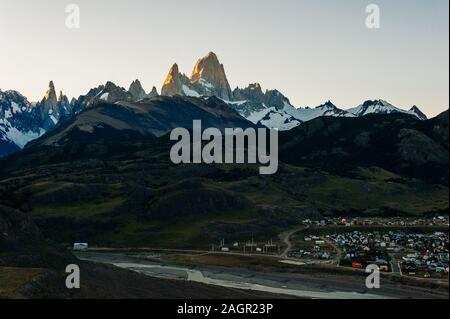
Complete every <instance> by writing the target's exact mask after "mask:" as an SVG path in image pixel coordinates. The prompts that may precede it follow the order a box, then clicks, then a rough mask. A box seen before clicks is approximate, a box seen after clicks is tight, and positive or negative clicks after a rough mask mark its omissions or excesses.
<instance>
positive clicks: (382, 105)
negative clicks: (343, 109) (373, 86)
mask: <svg viewBox="0 0 450 319" xmlns="http://www.w3.org/2000/svg"><path fill="white" fill-rule="evenodd" d="M347 111H348V112H350V113H352V114H355V116H365V115H367V114H392V113H405V114H411V115H415V116H416V117H417V118H419V119H421V120H423V119H426V118H427V117H426V115H425V114H423V113H422V112H421V111H420V110H419V108H418V107H417V106H414V107H413V108H411V110H409V111H406V110H403V109H401V108H398V107H396V106H394V105H392V104H391V103H389V102H387V101H385V100H368V101H365V102H364V103H363V104H361V105H359V106H357V107H355V108H352V109H349V110H347Z"/></svg>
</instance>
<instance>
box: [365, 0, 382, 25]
mask: <svg viewBox="0 0 450 319" xmlns="http://www.w3.org/2000/svg"><path fill="white" fill-rule="evenodd" d="M366 13H368V14H369V15H368V16H367V18H366V27H367V28H368V29H379V28H380V27H381V23H380V18H381V16H380V15H381V11H380V6H379V5H377V4H374V3H372V4H369V5H368V6H367V7H366Z"/></svg>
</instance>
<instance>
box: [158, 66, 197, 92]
mask: <svg viewBox="0 0 450 319" xmlns="http://www.w3.org/2000/svg"><path fill="white" fill-rule="evenodd" d="M191 86H192V85H191V83H190V80H189V78H188V77H187V76H186V75H184V74H181V73H180V71H179V69H178V64H176V63H175V64H174V65H172V67H171V68H170V70H169V73H168V74H167V76H166V79H165V80H164V84H163V87H162V89H161V95H165V96H174V95H182V96H188V95H191V94H189V90H191V89H190V87H191Z"/></svg>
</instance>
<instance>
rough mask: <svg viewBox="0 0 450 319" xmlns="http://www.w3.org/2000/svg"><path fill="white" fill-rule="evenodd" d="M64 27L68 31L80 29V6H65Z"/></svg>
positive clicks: (72, 4) (73, 4)
mask: <svg viewBox="0 0 450 319" xmlns="http://www.w3.org/2000/svg"><path fill="white" fill-rule="evenodd" d="M66 14H67V16H66V21H65V22H66V27H67V28H68V29H79V28H80V6H79V5H77V4H75V3H71V4H68V5H67V6H66Z"/></svg>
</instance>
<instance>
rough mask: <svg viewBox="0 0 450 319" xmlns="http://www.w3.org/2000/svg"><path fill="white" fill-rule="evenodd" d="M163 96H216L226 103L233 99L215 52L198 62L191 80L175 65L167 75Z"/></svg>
mask: <svg viewBox="0 0 450 319" xmlns="http://www.w3.org/2000/svg"><path fill="white" fill-rule="evenodd" d="M161 95H166V96H174V95H182V96H194V97H200V96H216V97H218V98H221V99H223V100H226V101H231V100H232V99H233V94H232V92H231V88H230V84H229V83H228V80H227V77H226V75H225V69H224V67H223V64H220V62H219V60H218V58H217V56H216V55H215V54H214V53H213V52H210V53H208V55H206V56H205V57H204V58H201V59H199V60H198V61H197V63H196V64H195V66H194V69H193V70H192V74H191V77H190V78H188V77H187V76H186V75H185V74H182V73H180V71H179V69H178V65H177V64H176V63H175V64H174V65H173V66H172V67H171V68H170V70H169V73H168V74H167V77H166V79H165V81H164V84H163V87H162V89H161Z"/></svg>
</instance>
